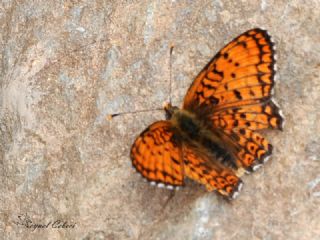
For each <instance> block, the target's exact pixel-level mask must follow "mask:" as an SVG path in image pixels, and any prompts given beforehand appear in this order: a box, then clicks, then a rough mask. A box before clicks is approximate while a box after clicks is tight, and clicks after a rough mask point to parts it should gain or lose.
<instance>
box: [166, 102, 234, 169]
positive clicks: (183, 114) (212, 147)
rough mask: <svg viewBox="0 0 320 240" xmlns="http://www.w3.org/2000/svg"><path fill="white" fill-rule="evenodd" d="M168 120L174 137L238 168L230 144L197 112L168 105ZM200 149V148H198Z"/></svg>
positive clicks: (211, 157)
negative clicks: (229, 147) (230, 150)
mask: <svg viewBox="0 0 320 240" xmlns="http://www.w3.org/2000/svg"><path fill="white" fill-rule="evenodd" d="M164 110H165V111H166V116H169V118H168V117H167V120H169V121H170V122H171V124H172V131H173V132H174V134H175V135H174V137H175V138H176V139H179V141H180V142H182V143H188V145H190V146H193V148H197V149H201V151H202V152H205V154H206V155H208V156H210V160H211V161H218V162H220V163H222V164H225V165H226V166H228V167H233V168H236V165H235V162H234V159H233V158H232V155H231V154H230V153H229V152H228V146H227V145H226V144H225V143H224V142H223V140H222V139H221V138H220V137H219V134H218V132H216V131H215V130H214V129H210V128H209V127H208V126H207V124H206V122H205V121H203V120H202V119H201V118H199V117H197V115H196V114H194V113H192V112H190V111H188V110H184V109H179V108H178V107H173V106H171V105H170V104H168V105H166V106H165V108H164ZM198 151H199V150H198Z"/></svg>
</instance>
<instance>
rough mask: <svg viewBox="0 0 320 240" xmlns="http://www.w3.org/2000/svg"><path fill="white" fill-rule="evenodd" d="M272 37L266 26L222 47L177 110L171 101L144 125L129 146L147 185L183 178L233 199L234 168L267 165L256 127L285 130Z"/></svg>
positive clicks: (170, 184)
mask: <svg viewBox="0 0 320 240" xmlns="http://www.w3.org/2000/svg"><path fill="white" fill-rule="evenodd" d="M273 45H274V44H273V42H272V41H271V38H270V36H269V35H268V33H267V32H266V31H265V30H262V29H259V28H256V29H252V30H249V31H247V32H245V33H243V34H241V35H240V36H238V37H237V38H235V39H234V40H232V41H231V42H230V43H229V44H227V45H226V46H225V47H224V48H223V49H222V50H220V51H219V52H218V53H217V54H216V55H215V57H214V58H213V59H212V60H211V61H210V62H209V63H208V64H207V65H206V66H205V68H204V69H203V70H202V71H201V72H200V73H199V74H198V76H197V77H196V78H195V80H194V82H193V83H192V85H191V86H190V88H189V90H188V92H187V94H186V96H185V98H184V102H183V106H182V108H181V109H179V108H178V107H174V106H171V104H168V105H166V106H165V108H164V110H165V112H166V118H167V120H162V121H157V122H155V123H153V124H151V125H150V126H149V127H148V128H147V129H146V130H144V131H143V132H142V133H141V134H140V135H139V136H138V137H137V139H136V140H135V142H134V144H133V145H132V147H131V152H130V157H131V160H132V164H133V166H134V167H135V168H136V170H137V171H138V172H139V173H140V174H141V175H142V176H143V177H144V178H146V179H147V180H149V181H150V182H151V184H152V185H157V186H159V187H167V188H170V189H173V188H175V187H179V186H183V185H184V179H185V178H186V177H188V178H191V179H193V180H195V181H197V182H199V183H201V184H203V185H205V186H206V188H207V190H209V191H213V190H217V191H218V192H219V193H220V194H222V195H224V196H226V197H228V198H235V197H236V196H237V195H238V192H239V190H240V189H241V187H242V180H241V179H240V178H239V174H238V172H239V171H240V172H244V171H245V172H252V171H255V170H256V169H258V168H259V167H260V166H261V165H262V164H263V163H265V162H266V161H267V160H268V158H269V156H270V155H271V153H272V146H271V144H269V142H268V141H267V140H266V139H265V138H264V137H263V136H261V135H260V134H259V133H258V131H259V130H261V129H266V128H271V129H280V130H281V129H282V124H283V117H282V115H281V111H280V109H279V107H278V106H277V105H276V104H275V103H274V102H273V101H272V99H271V97H272V88H273V86H274V75H275V55H274V48H273Z"/></svg>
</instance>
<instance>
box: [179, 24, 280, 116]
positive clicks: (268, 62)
mask: <svg viewBox="0 0 320 240" xmlns="http://www.w3.org/2000/svg"><path fill="white" fill-rule="evenodd" d="M273 45H274V44H273V42H272V41H271V38H270V36H269V35H268V33H267V32H266V31H265V30H261V29H258V28H257V29H252V30H249V31H247V32H245V33H243V34H241V35H240V36H238V37H237V38H235V39H234V40H232V41H231V42H230V43H229V44H227V45H226V46H225V47H224V48H223V49H222V50H221V51H220V52H218V54H216V56H215V57H214V58H213V59H212V60H211V61H210V62H209V63H208V64H207V66H206V67H205V68H204V69H203V70H202V71H201V72H200V73H199V75H198V76H197V77H196V79H195V80H194V82H193V83H192V85H191V86H190V88H189V90H188V92H187V94H186V96H185V98H184V104H183V108H184V109H189V110H194V111H197V109H199V108H200V107H208V108H211V110H212V111H215V112H217V111H221V110H224V109H227V108H230V107H232V108H234V107H241V106H247V105H252V104H257V103H261V102H265V101H267V100H268V99H270V96H271V90H272V87H273V85H274V74H275V57H274V48H273ZM213 108H214V110H213Z"/></svg>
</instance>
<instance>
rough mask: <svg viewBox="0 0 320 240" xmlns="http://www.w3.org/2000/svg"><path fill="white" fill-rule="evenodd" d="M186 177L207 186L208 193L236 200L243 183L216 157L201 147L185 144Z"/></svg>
mask: <svg viewBox="0 0 320 240" xmlns="http://www.w3.org/2000/svg"><path fill="white" fill-rule="evenodd" d="M182 152H183V160H184V172H185V175H186V176H187V177H189V178H191V179H193V180H195V181H197V182H199V183H201V184H203V185H205V186H206V188H207V190H208V191H213V190H217V191H218V192H219V193H220V194H222V195H224V196H227V197H229V198H234V197H236V195H237V194H238V191H239V190H240V188H241V187H242V181H241V180H240V179H239V178H238V177H237V176H236V175H235V174H234V172H233V171H232V170H231V169H229V168H226V167H224V166H222V165H221V164H220V163H219V162H218V161H214V157H213V156H212V155H211V156H210V154H209V153H208V152H206V151H203V149H202V148H201V147H199V146H192V145H190V144H188V143H184V144H183V148H182Z"/></svg>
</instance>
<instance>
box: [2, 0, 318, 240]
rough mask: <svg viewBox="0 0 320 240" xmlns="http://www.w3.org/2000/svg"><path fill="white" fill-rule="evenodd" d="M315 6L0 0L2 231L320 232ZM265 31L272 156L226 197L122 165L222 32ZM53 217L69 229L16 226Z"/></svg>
mask: <svg viewBox="0 0 320 240" xmlns="http://www.w3.org/2000/svg"><path fill="white" fill-rule="evenodd" d="M319 9H320V2H319V0H311V1H307V2H306V1H302V0H291V1H287V0H279V1H278V0H277V1H276V0H262V1H253V0H242V1H222V0H214V1H187V0H185V1H178V0H176V1H147V0H143V1H133V0H127V1H103V0H93V1H71V0H62V1H55V0H49V1H47V0H33V1H30V0H15V1H13V0H2V1H1V3H0V27H1V31H0V74H1V75H0V111H1V112H0V164H1V165H0V166H1V169H0V173H1V174H0V175H1V176H0V177H1V179H0V186H1V193H0V197H1V198H0V208H1V210H0V214H1V215H0V216H1V218H0V231H1V232H0V238H1V239H24V240H28V239H83V240H84V239H86V240H88V239H159V240H162V239H265V240H276V239H291V240H292V239H299V240H303V239H307V240H310V239H320V210H319V209H320V207H319V206H320V205H319V204H320V157H319V156H320V136H319V135H320V107H319V103H320V77H319V72H320V60H319V59H320V45H319V41H320V28H319V26H320V18H319V16H320V10H319ZM257 26H258V27H264V28H267V29H268V30H269V32H270V33H271V34H272V36H273V38H274V41H275V42H276V45H277V49H278V69H279V70H278V74H279V81H278V82H277V84H276V87H275V98H276V100H277V101H278V102H279V105H280V106H281V107H282V109H283V112H284V115H285V116H286V125H285V129H284V131H283V132H278V131H265V132H264V134H265V135H266V136H267V137H268V138H269V139H270V140H271V142H272V143H273V144H274V146H275V147H274V149H275V150H274V154H273V157H272V159H271V161H269V162H268V163H267V164H266V165H265V167H263V168H262V169H259V171H257V172H256V173H254V174H252V175H247V176H245V177H244V178H243V180H244V182H245V186H244V189H243V191H242V192H241V194H240V196H239V197H238V199H237V200H235V201H233V202H231V203H229V202H226V201H225V200H223V199H221V198H220V197H218V196H217V195H216V194H215V193H207V192H206V191H205V189H204V188H203V187H202V186H199V185H198V184H196V183H193V182H191V181H188V182H187V187H185V188H184V189H182V190H180V191H178V192H175V193H172V192H170V191H168V190H164V189H157V188H154V187H151V186H149V185H148V184H147V183H145V182H144V181H143V180H142V179H141V178H140V177H139V175H138V174H136V173H135V172H134V170H133V169H132V168H131V163H130V159H129V149H130V146H131V144H132V142H133V140H134V138H135V137H136V135H137V134H139V132H140V131H142V130H143V129H144V128H145V127H146V126H148V125H149V124H150V123H152V122H153V121H154V120H156V119H161V118H163V117H164V114H163V112H162V111H151V112H145V113H137V114H128V115H122V116H119V117H117V118H114V119H113V120H112V121H108V120H106V119H105V116H106V115H107V114H111V113H117V112H125V111H134V110H140V109H152V108H159V107H161V105H162V103H163V102H164V101H166V100H167V99H168V97H169V91H170V90H169V89H170V88H169V79H170V78H169V76H170V74H169V69H170V67H169V66H170V64H169V62H170V58H169V49H170V46H171V45H174V46H175V50H174V53H173V56H172V85H173V90H172V98H173V103H174V104H177V105H180V104H181V101H182V99H183V96H184V94H185V92H186V90H187V88H188V86H189V85H190V83H191V81H192V79H193V78H194V77H195V76H196V74H197V73H198V72H199V70H200V69H201V68H202V67H203V66H204V65H205V64H206V63H207V61H208V60H209V59H210V58H211V57H212V56H213V55H214V54H215V53H216V52H217V51H218V50H219V49H220V48H221V47H222V46H223V45H224V44H225V43H227V42H228V41H230V40H231V39H232V38H233V37H235V36H237V35H238V34H240V33H241V32H243V31H245V30H247V29H250V28H252V27H257ZM26 213H27V214H28V216H29V217H30V219H31V220H32V221H33V223H42V224H45V223H48V222H49V221H52V220H57V219H61V220H64V221H68V222H69V223H76V226H75V228H69V229H53V228H50V227H49V228H45V229H37V230H34V231H32V229H27V228H26V227H24V226H22V225H16V224H15V222H16V221H17V220H18V215H19V214H26Z"/></svg>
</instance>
